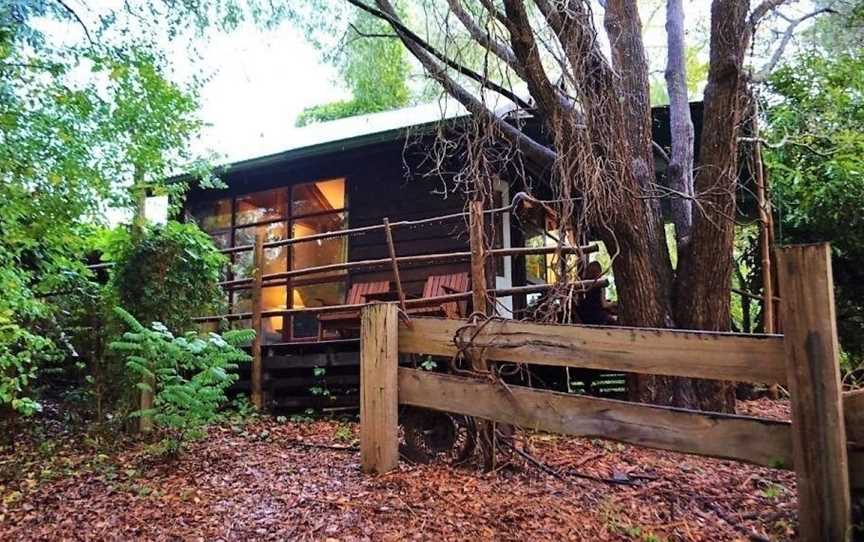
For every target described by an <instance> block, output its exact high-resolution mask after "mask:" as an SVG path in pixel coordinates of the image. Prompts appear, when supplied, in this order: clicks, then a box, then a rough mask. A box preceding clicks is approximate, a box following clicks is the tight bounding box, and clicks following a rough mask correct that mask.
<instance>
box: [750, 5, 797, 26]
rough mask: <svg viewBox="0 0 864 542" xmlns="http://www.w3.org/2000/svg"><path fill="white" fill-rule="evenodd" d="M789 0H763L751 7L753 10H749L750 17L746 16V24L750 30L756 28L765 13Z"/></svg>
mask: <svg viewBox="0 0 864 542" xmlns="http://www.w3.org/2000/svg"><path fill="white" fill-rule="evenodd" d="M788 1H789V0H763V1H762V3H761V4H759V5H758V6H756V7H755V8H753V11H752V12H750V17H748V19H747V20H748V24H749V26H750V32H751V33H753V31H755V30H756V26H758V25H759V22H760V21H761V20H762V19H763V18H765V16H766V15H768V14H769V13H771V12H772V11H774V10H775V9H777V8H779V7H780V6H782V5H783V4H785V3H786V2H788Z"/></svg>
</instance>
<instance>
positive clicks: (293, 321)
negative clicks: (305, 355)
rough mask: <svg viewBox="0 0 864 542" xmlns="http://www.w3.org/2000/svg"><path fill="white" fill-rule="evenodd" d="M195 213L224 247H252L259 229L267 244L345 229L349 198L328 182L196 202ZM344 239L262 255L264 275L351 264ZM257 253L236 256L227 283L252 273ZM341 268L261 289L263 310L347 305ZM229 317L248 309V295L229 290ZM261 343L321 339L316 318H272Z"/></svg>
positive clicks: (340, 183)
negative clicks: (347, 261) (347, 262)
mask: <svg viewBox="0 0 864 542" xmlns="http://www.w3.org/2000/svg"><path fill="white" fill-rule="evenodd" d="M190 214H191V215H192V217H194V219H195V220H196V221H197V223H198V224H199V226H201V228H202V229H204V230H205V231H207V232H208V233H210V235H211V236H212V237H213V239H214V242H215V243H216V245H217V246H218V247H219V248H228V247H239V246H251V245H253V244H254V243H255V235H256V233H257V232H263V233H264V234H265V237H264V240H265V242H272V241H280V240H283V239H286V238H287V237H288V236H290V237H291V238H297V237H306V236H309V235H316V234H320V233H326V232H329V231H335V230H341V229H344V228H347V227H348V220H347V217H348V215H347V207H346V201H345V179H328V180H324V181H317V182H311V183H303V184H298V185H294V186H292V187H286V188H277V189H274V190H267V191H262V192H255V193H251V194H244V195H242V196H237V197H236V198H230V199H222V200H217V201H212V202H206V203H202V204H199V205H196V206H194V207H192V208H191V209H190ZM347 249H348V245H347V241H346V238H344V237H335V238H330V239H317V240H312V241H308V242H303V243H296V244H293V245H291V246H282V247H274V248H267V249H265V250H264V270H263V271H264V274H265V275H270V274H273V273H280V272H284V271H288V270H293V269H303V268H309V267H319V266H322V265H330V264H338V263H343V262H345V261H346V259H347V256H348V254H347ZM252 258H253V256H252V251H251V250H244V251H239V252H235V253H234V254H232V255H231V265H230V268H229V269H228V271H227V273H226V275H227V276H226V278H229V279H242V278H248V277H250V276H251V272H252V267H253V260H252ZM345 276H346V272H345V271H344V270H331V271H324V272H320V273H314V274H311V275H302V276H299V277H296V278H295V279H293V280H286V281H283V282H282V283H281V284H278V285H273V286H268V287H266V288H264V290H263V291H262V301H263V303H262V304H263V308H264V310H272V309H285V308H306V307H320V306H324V305H339V304H341V303H344V302H345V282H344V277H345ZM229 303H230V304H231V308H232V312H248V311H249V310H251V291H250V290H249V289H248V288H245V289H244V288H236V289H234V290H233V291H230V292H229ZM263 326H264V330H263V332H264V333H263V334H264V339H265V341H267V342H271V343H272V342H279V341H283V340H292V339H308V338H313V337H316V336H317V335H318V320H317V317H316V316H315V315H314V314H309V315H305V316H304V315H302V314H298V315H295V316H292V317H289V318H282V317H270V318H265V319H264V322H263Z"/></svg>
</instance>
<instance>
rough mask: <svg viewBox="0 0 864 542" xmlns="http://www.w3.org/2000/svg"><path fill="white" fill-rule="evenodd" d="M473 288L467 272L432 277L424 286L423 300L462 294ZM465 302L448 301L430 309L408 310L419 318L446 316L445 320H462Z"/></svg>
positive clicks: (429, 307)
mask: <svg viewBox="0 0 864 542" xmlns="http://www.w3.org/2000/svg"><path fill="white" fill-rule="evenodd" d="M470 288H471V279H470V278H469V276H468V273H467V272H464V273H452V274H449V275H430V276H429V277H428V278H427V279H426V284H425V285H424V286H423V299H428V298H433V297H440V296H442V295H450V294H460V293H463V292H467V291H468V290H469V289H470ZM463 305H464V303H463V302H459V301H447V302H445V303H439V304H434V305H431V306H428V307H417V308H414V309H408V314H414V315H418V316H444V317H445V318H460V317H462V316H464V315H463V314H462V313H463V312H464V311H463V310H462V306H463Z"/></svg>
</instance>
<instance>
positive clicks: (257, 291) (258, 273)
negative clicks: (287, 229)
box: [251, 231, 264, 410]
mask: <svg viewBox="0 0 864 542" xmlns="http://www.w3.org/2000/svg"><path fill="white" fill-rule="evenodd" d="M252 267H253V269H254V271H253V272H254V275H253V283H252V329H253V330H255V338H254V339H253V340H252V375H251V380H252V404H253V405H254V406H255V408H256V409H258V410H261V408H262V407H263V406H264V393H263V391H262V385H261V380H262V376H263V368H262V362H261V343H262V339H263V337H261V328H262V326H261V306H262V299H261V295H262V291H261V290H262V287H263V277H264V232H263V231H259V232H257V233H256V234H255V248H254V250H253V252H252Z"/></svg>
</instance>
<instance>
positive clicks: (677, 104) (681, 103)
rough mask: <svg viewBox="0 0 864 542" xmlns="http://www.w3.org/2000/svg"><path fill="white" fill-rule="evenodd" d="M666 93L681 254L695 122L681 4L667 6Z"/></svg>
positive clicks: (677, 0) (674, 0) (670, 0)
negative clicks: (691, 116)
mask: <svg viewBox="0 0 864 542" xmlns="http://www.w3.org/2000/svg"><path fill="white" fill-rule="evenodd" d="M666 42H667V45H668V54H667V63H666V89H667V91H668V93H669V125H670V132H671V135H672V151H671V154H670V160H669V165H668V168H667V170H666V178H667V180H668V182H669V187H670V188H671V189H672V190H675V191H676V192H677V193H678V194H673V195H672V199H671V200H670V207H671V209H672V223H673V224H675V238H676V240H677V241H678V250H679V251H685V250H687V245H688V244H689V242H690V228H691V225H692V223H693V208H692V202H691V200H690V199H688V198H692V197H693V141H694V135H693V120H692V119H691V118H690V103H689V101H688V99H687V63H686V60H685V50H684V6H683V1H682V0H667V2H666Z"/></svg>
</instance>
